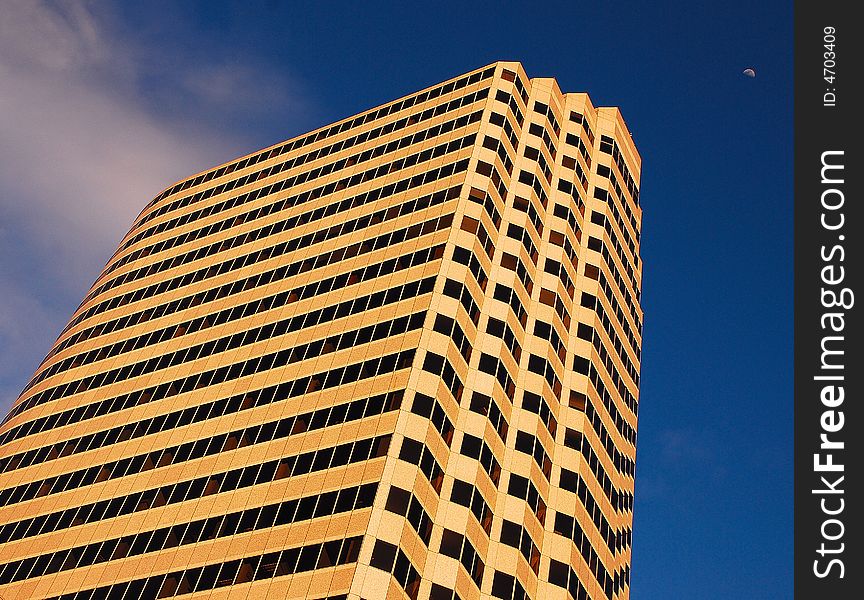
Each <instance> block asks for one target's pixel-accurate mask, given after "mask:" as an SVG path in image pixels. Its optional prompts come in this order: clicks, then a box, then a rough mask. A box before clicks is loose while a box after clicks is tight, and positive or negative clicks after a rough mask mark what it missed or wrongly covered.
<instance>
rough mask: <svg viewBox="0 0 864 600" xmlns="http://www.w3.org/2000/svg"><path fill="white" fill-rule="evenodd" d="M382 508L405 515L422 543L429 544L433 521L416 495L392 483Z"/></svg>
mask: <svg viewBox="0 0 864 600" xmlns="http://www.w3.org/2000/svg"><path fill="white" fill-rule="evenodd" d="M384 509H385V510H388V511H390V512H392V513H396V514H397V515H401V516H403V517H405V519H406V520H407V521H408V522H409V523H410V524H411V527H413V528H414V531H416V532H417V535H418V536H419V537H420V539H421V540H423V543H424V544H425V545H426V546H427V547H428V546H429V539H430V538H431V537H432V525H433V523H432V519H431V518H430V517H429V513H427V512H426V509H425V508H423V504H421V503H420V500H418V499H417V496H415V495H414V494H412V493H411V492H409V491H408V490H403V489H402V488H400V487H396V486H395V485H394V486H393V487H391V488H390V493H389V494H388V495H387V503H386V504H385V506H384Z"/></svg>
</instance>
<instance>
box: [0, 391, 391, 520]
mask: <svg viewBox="0 0 864 600" xmlns="http://www.w3.org/2000/svg"><path fill="white" fill-rule="evenodd" d="M401 399H402V394H401V392H399V393H395V392H394V393H391V394H379V395H377V396H373V397H371V398H360V399H358V400H354V401H353V402H349V403H346V404H339V405H335V406H332V407H326V408H322V409H319V410H316V411H312V412H307V413H304V414H301V415H296V416H290V417H285V418H282V419H279V420H276V421H269V422H267V423H263V424H261V425H253V426H250V427H246V428H244V429H239V430H236V431H231V432H229V433H222V434H218V435H214V436H211V437H205V438H199V439H197V440H193V441H189V442H186V443H184V444H180V445H177V446H172V447H168V448H164V449H163V448H160V449H158V450H153V451H151V452H145V453H143V454H137V455H135V456H130V457H128V458H123V459H120V460H115V461H110V462H105V463H101V464H98V465H94V466H92V467H89V468H86V469H81V470H78V471H72V472H70V473H65V474H63V475H57V476H54V477H50V478H48V479H41V480H36V481H32V482H30V483H23V484H21V485H18V486H15V487H10V488H6V489H4V490H3V491H2V492H0V505H3V506H9V505H11V504H16V503H18V502H25V501H27V500H32V499H34V498H42V497H44V496H47V495H49V494H59V493H61V492H66V491H69V490H73V489H78V488H81V487H85V486H89V485H93V484H95V483H102V482H103V481H108V480H110V479H119V478H121V477H126V476H129V475H136V474H138V473H143V472H145V471H150V470H153V469H161V468H164V467H169V466H173V465H178V464H181V463H184V462H187V461H191V460H197V459H199V458H203V457H205V456H214V455H217V454H221V453H223V452H230V451H231V450H235V449H237V448H245V447H246V446H254V445H257V444H266V443H268V442H272V441H274V440H279V439H285V438H288V437H289V436H292V435H299V434H302V433H306V432H308V431H314V430H317V429H323V428H324V427H332V426H335V425H341V424H343V423H347V422H350V421H356V420H360V419H365V418H367V417H371V416H374V415H381V414H384V413H386V412H390V411H393V410H397V409H398V408H399V405H400V402H401ZM249 404H252V402H251V401H250V402H249ZM166 424H167V423H166ZM117 429H120V436H121V439H122V438H124V437H125V438H126V439H132V428H131V427H128V426H124V427H122V428H117Z"/></svg>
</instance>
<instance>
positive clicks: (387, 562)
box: [369, 540, 420, 600]
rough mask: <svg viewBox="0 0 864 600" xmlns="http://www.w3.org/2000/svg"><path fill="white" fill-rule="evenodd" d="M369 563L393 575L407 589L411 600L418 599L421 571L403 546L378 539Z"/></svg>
mask: <svg viewBox="0 0 864 600" xmlns="http://www.w3.org/2000/svg"><path fill="white" fill-rule="evenodd" d="M369 564H370V565H372V566H373V567H375V568H376V569H379V570H381V571H384V572H385V573H390V574H391V575H393V578H394V579H395V580H396V581H397V582H398V583H399V586H400V587H401V588H402V589H403V590H405V595H407V596H408V597H409V598H410V599H411V600H417V592H418V591H419V590H420V573H419V572H418V571H417V568H416V567H415V566H414V565H413V564H412V563H411V560H410V559H409V558H408V556H407V555H406V554H405V552H403V550H402V548H399V547H398V546H396V545H394V544H391V543H389V542H385V541H384V540H377V541H376V542H375V547H374V548H373V549H372V559H371V561H370V563H369Z"/></svg>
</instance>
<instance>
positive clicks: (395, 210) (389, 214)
mask: <svg viewBox="0 0 864 600" xmlns="http://www.w3.org/2000/svg"><path fill="white" fill-rule="evenodd" d="M460 189H461V186H454V187H452V188H450V189H448V190H439V191H437V192H433V193H431V194H427V195H425V196H422V197H420V198H415V199H413V200H409V201H407V202H404V203H402V204H401V205H399V206H396V207H391V208H388V209H386V210H384V211H380V212H379V213H376V215H377V217H376V215H373V216H372V217H371V219H372V220H375V219H376V218H378V219H380V220H381V221H384V220H385V219H393V218H397V217H400V216H403V215H406V214H414V213H415V212H417V211H420V210H423V209H425V208H428V207H430V206H436V205H439V204H441V203H443V202H446V201H447V200H452V199H454V198H456V197H457V196H458V195H459V191H460ZM358 199H359V200H361V201H362V202H361V203H365V202H366V201H367V196H366V195H365V194H361V195H360V196H355V197H353V198H348V199H346V200H344V201H342V202H347V203H348V206H352V205H353V203H354V202H355V201H358ZM339 204H341V202H339V203H336V204H330V205H327V206H326V207H322V208H323V209H327V208H330V207H337V208H338V205H339ZM316 210H317V209H316ZM315 213H316V211H312V212H311V213H305V214H304V215H300V216H299V217H296V218H298V219H302V218H308V219H309V220H310V221H311V220H315V218H316V214H315ZM381 213H383V214H381ZM319 218H320V217H319ZM288 221H289V222H290V221H292V219H288ZM283 269H285V267H283ZM278 272H279V273H283V276H282V277H277V276H276V275H275V273H276V271H271V272H269V273H274V275H273V276H272V277H270V278H268V277H267V273H262V274H260V275H256V276H253V277H252V278H248V279H243V280H240V281H239V282H232V283H231V284H226V285H223V286H220V287H219V288H215V289H214V290H208V292H200V293H198V294H194V295H192V296H187V297H186V298H182V299H179V300H175V301H172V302H170V303H167V304H162V305H160V306H157V307H153V308H148V309H146V310H144V311H138V312H135V313H132V314H130V315H127V316H124V317H120V318H118V319H113V320H111V321H108V322H105V323H100V324H98V325H95V326H92V327H89V328H87V329H83V330H81V331H78V332H77V333H75V334H73V335H71V336H69V337H68V338H66V339H65V340H63V341H62V342H60V343H58V344H56V345H55V347H54V348H53V349H52V350H51V352H50V353H49V354H48V356H47V357H46V358H45V360H48V359H49V358H51V357H52V356H54V355H55V354H57V353H58V352H61V351H62V350H65V349H66V348H68V347H70V346H72V345H74V344H77V343H79V342H81V341H84V340H88V339H92V338H94V337H97V336H98V335H105V334H107V333H111V332H113V331H117V330H120V329H123V328H125V327H131V326H133V325H137V324H140V323H142V322H144V321H145V320H150V319H155V318H158V317H160V316H163V315H165V314H173V313H175V312H178V311H180V310H184V309H186V308H188V307H190V306H196V305H198V304H202V303H206V302H210V301H212V300H213V299H215V298H223V297H226V296H229V295H233V294H235V293H239V292H240V291H245V290H247V289H251V288H253V287H258V286H260V285H264V284H266V283H268V282H270V281H273V280H276V279H281V278H284V277H287V276H291V275H290V274H289V272H288V271H287V270H285V271H278ZM240 282H242V284H243V285H242V286H239V287H238V286H236V285H233V284H234V283H240ZM262 282H263V283H262ZM205 294H209V296H207V295H205ZM124 298H126V300H127V302H129V303H131V302H136V301H138V300H139V299H141V298H143V295H142V296H141V297H140V298H139V297H137V294H136V295H134V296H133V297H131V298H129V297H127V295H124ZM88 312H89V311H88ZM91 316H92V315H91ZM43 363H44V361H43ZM52 368H55V367H53V366H52ZM41 378H43V375H42V374H41V373H40V374H39V377H38V378H34V379H33V380H31V382H30V383H28V385H27V387H26V388H25V391H26V390H27V389H29V388H30V387H32V386H33V385H34V384H35V383H37V382H38V381H40V380H41Z"/></svg>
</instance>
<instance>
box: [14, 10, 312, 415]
mask: <svg viewBox="0 0 864 600" xmlns="http://www.w3.org/2000/svg"><path fill="white" fill-rule="evenodd" d="M103 8H104V7H102V6H101V5H100V4H94V3H91V2H84V1H81V0H70V1H66V2H42V1H35V0H11V1H7V2H4V6H3V9H2V10H0V82H2V83H0V286H2V287H0V410H2V411H3V412H5V409H6V408H8V405H9V403H11V401H12V400H14V397H15V396H16V395H17V393H18V391H20V388H21V387H22V386H23V384H24V383H25V382H26V379H27V378H28V377H29V375H30V374H31V372H32V370H33V369H34V368H35V366H36V364H38V361H39V360H40V359H41V357H42V355H44V353H45V352H46V351H47V350H48V348H49V346H50V344H51V342H52V341H53V337H54V336H55V335H56V333H57V332H58V331H59V330H60V329H61V328H62V326H63V324H64V322H65V321H66V319H68V317H69V313H70V311H71V310H72V308H74V306H75V305H76V304H77V301H78V300H79V299H80V297H81V296H82V295H83V293H84V291H85V290H86V287H87V286H88V285H89V284H90V283H91V282H92V280H93V279H94V278H95V276H96V275H97V273H98V271H99V269H100V268H101V266H102V265H103V264H104V261H105V259H106V258H107V257H108V256H109V255H110V254H111V252H112V250H113V248H114V246H115V245H116V243H117V241H118V240H119V238H120V237H121V236H122V235H123V234H124V233H125V231H126V229H127V227H128V226H129V224H131V221H132V219H133V218H134V216H135V215H136V214H137V212H138V211H139V210H140V208H141V207H142V206H143V205H144V204H145V203H146V202H147V201H148V200H149V199H150V198H152V197H153V196H155V195H156V194H157V193H158V192H159V191H160V190H161V189H162V188H164V187H166V186H167V185H169V184H171V183H172V182H173V181H175V180H177V179H179V178H181V177H184V176H188V175H191V174H192V173H194V172H196V171H199V170H202V169H204V168H207V167H208V166H210V165H213V164H217V163H219V162H223V161H224V160H227V159H230V158H231V157H232V156H235V155H237V154H239V153H242V152H245V151H249V150H253V149H254V147H250V146H249V140H248V139H246V138H244V136H243V135H242V134H241V133H238V132H236V131H232V130H231V129H230V128H227V127H225V121H224V119H222V118H220V117H224V115H225V114H228V113H231V112H232V111H233V112H239V111H243V110H244V106H245V107H249V110H250V111H252V112H257V111H259V110H260V108H259V106H260V97H264V98H266V99H270V100H271V101H273V102H276V101H278V102H282V103H285V104H288V105H292V104H293V106H294V107H295V108H297V107H298V106H302V103H300V102H299V100H298V99H297V97H296V92H295V91H294V90H293V89H291V88H290V84H291V82H289V81H287V80H286V79H284V77H283V78H279V77H278V76H273V75H272V74H270V73H267V72H266V71H265V70H266V66H265V67H256V66H254V63H250V64H245V63H241V62H238V61H234V62H230V63H226V62H224V61H223V62H206V61H205V62H196V61H195V60H193V59H184V58H182V57H178V58H177V60H175V61H174V62H167V63H166V61H165V60H164V55H165V53H166V52H169V51H170V49H166V48H164V47H160V48H158V49H156V48H150V47H148V46H147V45H146V44H142V43H139V42H138V41H136V40H135V39H128V38H125V37H124V38H122V39H120V38H119V37H115V36H114V35H112V31H113V28H112V26H111V25H112V24H111V22H110V11H108V10H107V9H106V10H102V9H103ZM97 15H98V16H97ZM160 82H161V83H160ZM256 90H257V91H260V93H261V95H260V96H259V95H258V94H257V93H256ZM192 114H198V115H199V117H200V118H199V119H197V120H193V119H191V118H190V115H192Z"/></svg>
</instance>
